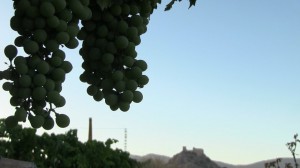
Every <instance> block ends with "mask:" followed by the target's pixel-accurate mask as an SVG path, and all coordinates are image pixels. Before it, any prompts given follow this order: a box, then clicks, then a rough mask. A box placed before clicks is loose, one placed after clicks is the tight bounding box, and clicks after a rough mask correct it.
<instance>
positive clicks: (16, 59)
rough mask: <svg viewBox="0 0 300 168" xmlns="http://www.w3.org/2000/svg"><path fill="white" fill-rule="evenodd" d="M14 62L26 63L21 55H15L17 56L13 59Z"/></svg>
mask: <svg viewBox="0 0 300 168" xmlns="http://www.w3.org/2000/svg"><path fill="white" fill-rule="evenodd" d="M14 64H15V65H18V64H27V61H26V58H25V57H23V56H17V57H16V58H15V59H14Z"/></svg>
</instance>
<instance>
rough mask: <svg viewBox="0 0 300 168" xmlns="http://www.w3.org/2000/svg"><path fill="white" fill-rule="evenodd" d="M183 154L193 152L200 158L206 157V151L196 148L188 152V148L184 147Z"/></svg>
mask: <svg viewBox="0 0 300 168" xmlns="http://www.w3.org/2000/svg"><path fill="white" fill-rule="evenodd" d="M182 152H193V153H196V154H197V155H198V156H202V155H204V150H203V149H201V148H195V147H193V150H187V149H186V146H183V147H182Z"/></svg>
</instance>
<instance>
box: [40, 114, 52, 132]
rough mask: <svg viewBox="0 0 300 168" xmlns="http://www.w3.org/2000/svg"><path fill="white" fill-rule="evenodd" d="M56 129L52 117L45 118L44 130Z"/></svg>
mask: <svg viewBox="0 0 300 168" xmlns="http://www.w3.org/2000/svg"><path fill="white" fill-rule="evenodd" d="M53 127H54V120H53V118H52V117H51V116H48V117H46V118H45V121H44V124H43V128H44V129H45V130H51V129H52V128H53Z"/></svg>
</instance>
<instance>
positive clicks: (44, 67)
mask: <svg viewBox="0 0 300 168" xmlns="http://www.w3.org/2000/svg"><path fill="white" fill-rule="evenodd" d="M36 69H37V71H38V72H39V73H41V74H47V73H48V72H49V70H50V66H49V64H48V63H47V62H46V61H41V62H40V63H39V64H38V65H37V67H36Z"/></svg>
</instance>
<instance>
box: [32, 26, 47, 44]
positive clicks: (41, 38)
mask: <svg viewBox="0 0 300 168" xmlns="http://www.w3.org/2000/svg"><path fill="white" fill-rule="evenodd" d="M33 39H34V40H35V41H36V42H38V43H43V42H45V41H46V40H47V32H46V31H45V30H43V29H37V30H35V31H34V32H33Z"/></svg>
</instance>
